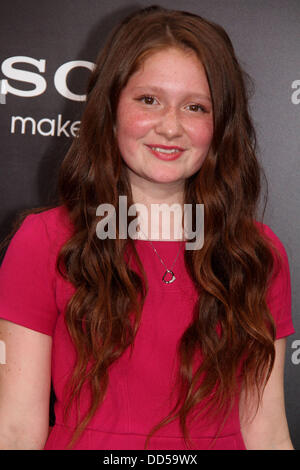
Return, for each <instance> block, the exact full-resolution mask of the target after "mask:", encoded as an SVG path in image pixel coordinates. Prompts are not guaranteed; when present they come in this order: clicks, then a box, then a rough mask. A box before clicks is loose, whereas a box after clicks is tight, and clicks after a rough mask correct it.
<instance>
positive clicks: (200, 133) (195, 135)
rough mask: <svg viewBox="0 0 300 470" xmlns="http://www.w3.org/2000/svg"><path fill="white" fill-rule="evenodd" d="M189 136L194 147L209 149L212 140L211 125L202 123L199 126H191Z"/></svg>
mask: <svg viewBox="0 0 300 470" xmlns="http://www.w3.org/2000/svg"><path fill="white" fill-rule="evenodd" d="M189 135H190V139H191V142H192V144H193V146H194V147H209V146H210V144H211V141H212V138H213V124H212V123H203V124H201V126H192V127H190V129H189Z"/></svg>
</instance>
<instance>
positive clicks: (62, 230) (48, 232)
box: [14, 206, 74, 248]
mask: <svg viewBox="0 0 300 470" xmlns="http://www.w3.org/2000/svg"><path fill="white" fill-rule="evenodd" d="M73 230H74V228H73V225H72V223H71V220H70V217H69V214H68V211H67V209H66V208H65V207H64V206H57V207H54V208H51V209H47V210H44V211H42V212H39V213H30V214H29V215H27V216H26V217H25V219H24V220H23V222H22V224H21V226H20V228H19V230H18V231H17V232H16V235H15V237H16V238H18V237H22V238H23V239H24V240H26V239H27V240H30V241H31V242H33V241H34V243H35V244H37V245H43V244H45V243H47V244H48V245H49V244H50V245H52V246H53V247H56V248H58V247H59V246H61V245H62V244H63V243H65V242H66V241H67V240H68V238H70V236H71V235H72V233H73ZM15 237H14V238H15Z"/></svg>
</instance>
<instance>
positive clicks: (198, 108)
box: [188, 104, 206, 113]
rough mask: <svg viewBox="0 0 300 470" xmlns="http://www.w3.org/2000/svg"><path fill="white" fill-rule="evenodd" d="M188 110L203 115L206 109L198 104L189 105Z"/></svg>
mask: <svg viewBox="0 0 300 470" xmlns="http://www.w3.org/2000/svg"><path fill="white" fill-rule="evenodd" d="M188 108H189V109H190V111H193V112H199V111H202V112H203V113H205V112H206V109H205V108H204V107H203V106H201V105H200V104H190V105H189V106H188Z"/></svg>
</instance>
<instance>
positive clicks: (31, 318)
mask: <svg viewBox="0 0 300 470" xmlns="http://www.w3.org/2000/svg"><path fill="white" fill-rule="evenodd" d="M263 229H264V230H265V232H266V234H267V235H268V236H269V237H270V238H271V239H272V240H273V242H274V243H275V244H276V246H277V247H278V248H279V250H280V252H281V253H282V254H283V263H282V266H281V270H280V273H279V275H278V276H277V278H276V279H274V281H273V283H272V286H271V288H270V291H269V293H268V305H269V307H270V310H271V313H272V315H273V316H274V319H275V322H276V325H277V338H281V337H284V336H287V335H290V334H292V333H294V328H293V324H292V319H291V286H290V273H289V264H288V258H287V255H286V252H285V249H284V247H283V245H282V243H281V241H280V240H279V239H278V238H277V236H276V235H275V234H274V233H273V232H272V231H271V229H270V228H269V227H268V226H266V225H264V226H263ZM71 231H72V226H71V225H70V222H69V219H68V217H67V212H66V211H65V209H64V208H63V207H62V206H59V207H56V208H54V209H50V210H47V211H44V212H42V213H40V214H32V215H29V216H27V217H26V219H25V221H24V222H23V224H22V225H21V227H20V228H19V230H18V231H17V233H16V234H15V235H14V237H13V239H12V241H11V243H10V245H9V247H8V249H7V252H6V255H5V258H4V260H3V263H2V266H1V269H0V317H1V318H5V319H7V320H10V321H12V322H15V323H17V324H19V325H23V326H25V327H27V328H30V329H33V330H36V331H39V332H41V333H44V334H46V335H51V336H52V338H53V348H52V383H53V387H54V391H55V395H56V402H55V417H56V422H55V426H54V427H53V429H52V431H51V433H50V435H49V437H48V440H47V442H46V445H45V449H64V448H65V446H66V444H67V442H68V438H69V436H70V433H71V431H72V427H73V426H74V416H71V417H70V421H69V422H68V425H67V426H66V425H64V423H63V416H62V412H63V405H64V402H63V388H64V386H65V383H66V381H67V379H68V377H69V374H70V372H71V371H72V368H73V366H74V362H75V350H74V347H73V345H72V342H71V339H70V336H69V334H68V331H67V328H66V326H65V322H64V312H65V308H66V305H67V302H68V300H69V299H70V297H71V296H72V294H73V293H74V286H73V285H71V284H70V283H68V282H66V281H64V280H63V279H62V277H61V276H60V275H59V274H58V273H57V271H56V269H55V261H56V257H57V254H58V250H59V249H60V247H61V246H62V245H63V243H64V242H65V241H66V240H67V239H68V238H69V237H70V235H71ZM180 243H181V242H180V241H154V242H153V244H154V246H155V248H156V249H157V251H158V253H159V254H160V256H161V257H162V258H163V260H164V262H165V264H166V265H167V266H170V265H172V263H173V261H174V258H175V257H176V254H177V251H178V248H179V246H180ZM136 246H137V250H138V253H139V256H140V258H141V261H142V263H143V265H144V267H145V271H146V273H147V278H148V282H149V293H148V296H147V298H146V302H145V306H144V310H143V314H142V321H141V325H140V328H139V330H138V333H137V336H136V339H135V343H134V349H133V353H132V355H131V357H130V351H129V350H127V351H126V352H125V353H124V354H123V356H122V357H121V358H120V359H119V360H117V361H116V362H115V363H114V364H113V365H112V367H111V370H110V381H109V386H108V390H107V394H106V397H105V399H104V402H103V404H102V406H101V407H100V408H99V409H98V411H97V412H96V414H95V415H94V417H93V418H92V420H91V421H90V423H89V425H88V427H87V429H86V430H85V432H84V433H83V435H82V437H81V438H80V440H79V441H78V442H77V444H76V446H75V447H74V448H75V449H105V450H114V449H120V450H124V449H129V450H130V449H134V450H137V449H144V444H145V439H146V436H147V434H148V432H149V431H150V429H151V428H152V427H153V425H155V424H157V423H158V422H160V421H161V419H163V418H164V417H165V416H167V414H168V413H169V411H170V410H171V406H173V404H174V403H175V402H174V401H172V400H173V398H171V397H170V392H171V390H173V388H174V380H175V377H176V370H177V366H178V362H177V355H176V347H177V344H178V341H179V339H180V337H181V335H182V334H183V332H184V330H185V329H186V328H187V326H188V324H189V322H190V321H191V318H192V309H193V305H194V303H195V300H196V292H195V289H194V286H193V285H192V282H191V280H190V278H189V276H188V274H187V271H186V269H185V265H184V252H183V250H182V251H181V253H180V255H179V257H178V259H177V262H176V264H175V267H174V271H175V275H176V281H175V282H174V283H172V284H165V283H163V282H162V276H163V273H164V271H165V270H164V267H163V265H162V264H161V262H160V260H159V258H158V257H157V256H156V255H155V253H154V251H153V248H152V246H151V244H150V243H149V241H144V240H137V241H136ZM88 396H89V395H88V393H84V394H83V396H82V400H81V406H82V410H83V411H84V410H86V409H87V407H88V405H89V401H88ZM217 424H218V423H214V424H211V423H207V422H206V421H205V420H204V419H203V418H202V419H198V420H196V421H195V422H194V423H193V425H192V428H191V438H192V440H193V444H194V448H196V449H199V450H201V449H207V448H209V445H210V444H211V442H212V437H213V436H214V435H215V432H216V429H217ZM149 449H151V450H153V449H159V450H163V449H167V450H178V449H187V447H186V445H185V443H184V441H183V438H182V436H181V431H180V427H179V423H178V421H173V422H172V423H170V424H168V425H167V426H164V427H162V428H161V429H160V430H159V431H158V432H157V433H155V434H154V435H153V437H152V438H151V440H150V445H149ZM213 449H245V444H244V442H243V438H242V435H241V431H240V421H239V411H238V397H237V399H236V403H235V406H234V407H233V409H232V412H231V414H230V416H229V418H228V420H227V422H226V424H225V426H224V428H223V430H222V432H221V435H220V437H219V438H218V439H217V441H216V443H215V445H214V447H213Z"/></svg>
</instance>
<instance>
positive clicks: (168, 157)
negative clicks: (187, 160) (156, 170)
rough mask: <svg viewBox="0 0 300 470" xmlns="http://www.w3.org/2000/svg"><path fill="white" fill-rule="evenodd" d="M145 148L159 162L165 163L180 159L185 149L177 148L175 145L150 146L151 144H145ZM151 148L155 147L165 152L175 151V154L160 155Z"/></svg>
mask: <svg viewBox="0 0 300 470" xmlns="http://www.w3.org/2000/svg"><path fill="white" fill-rule="evenodd" d="M146 147H148V149H149V150H150V152H151V153H152V154H153V155H154V156H155V157H157V158H159V159H160V160H165V161H173V160H177V159H178V158H180V157H181V155H182V154H183V152H184V151H185V149H183V148H182V147H178V146H177V145H171V146H170V145H155V144H154V145H152V144H146ZM153 147H156V148H158V147H159V148H161V149H165V150H177V152H174V153H172V154H169V155H168V154H166V153H161V152H158V151H157V150H154V149H153Z"/></svg>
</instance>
